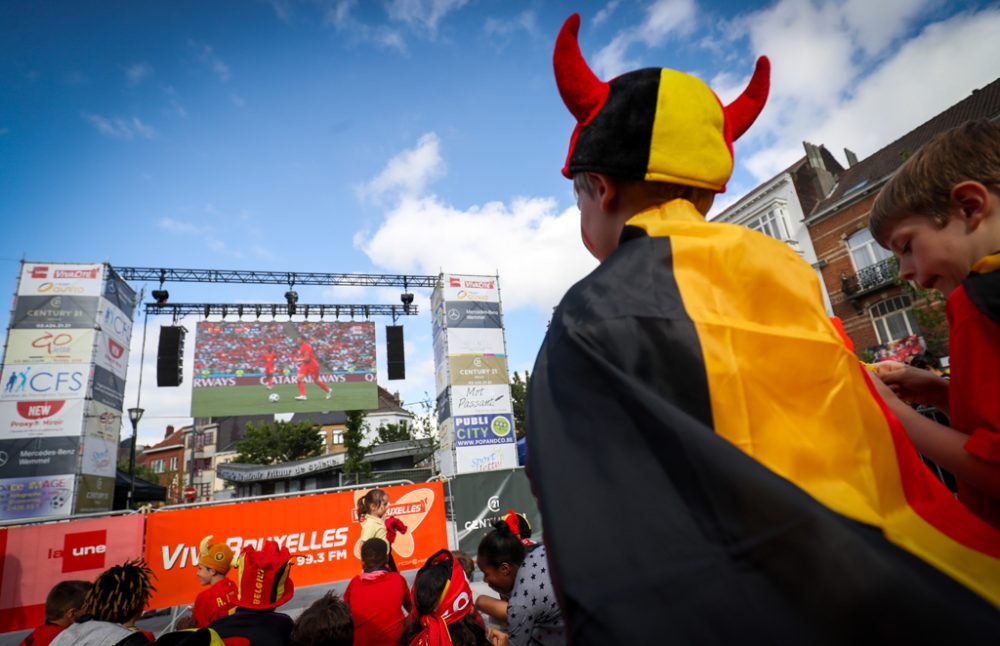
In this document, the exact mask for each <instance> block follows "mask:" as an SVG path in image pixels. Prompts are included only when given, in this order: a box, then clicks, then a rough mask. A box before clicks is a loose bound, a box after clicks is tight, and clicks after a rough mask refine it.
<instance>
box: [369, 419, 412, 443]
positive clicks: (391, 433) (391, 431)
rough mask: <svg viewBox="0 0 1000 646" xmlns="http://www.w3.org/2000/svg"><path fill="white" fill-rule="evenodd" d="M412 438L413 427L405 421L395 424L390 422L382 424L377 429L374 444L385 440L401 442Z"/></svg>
mask: <svg viewBox="0 0 1000 646" xmlns="http://www.w3.org/2000/svg"><path fill="white" fill-rule="evenodd" d="M412 439H414V428H413V427H412V426H411V425H410V424H408V423H407V422H406V421H403V422H400V423H399V424H396V423H394V422H390V423H389V424H383V425H382V426H381V427H379V429H378V437H377V438H376V439H375V444H385V443H386V442H401V441H404V440H412Z"/></svg>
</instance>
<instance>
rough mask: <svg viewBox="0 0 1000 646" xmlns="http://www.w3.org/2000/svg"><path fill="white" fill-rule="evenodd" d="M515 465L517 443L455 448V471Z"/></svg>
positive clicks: (473, 471)
mask: <svg viewBox="0 0 1000 646" xmlns="http://www.w3.org/2000/svg"><path fill="white" fill-rule="evenodd" d="M516 466H517V445H516V444H514V443H513V442H510V443H508V444H488V445H484V446H464V447H458V448H456V449H455V470H456V472H457V473H478V472H480V471H495V470H497V469H513V468H514V467H516Z"/></svg>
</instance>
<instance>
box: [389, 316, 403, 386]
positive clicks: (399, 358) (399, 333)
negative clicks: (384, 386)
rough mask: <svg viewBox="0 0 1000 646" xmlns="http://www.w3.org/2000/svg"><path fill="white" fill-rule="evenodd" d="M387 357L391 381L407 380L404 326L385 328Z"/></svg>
mask: <svg viewBox="0 0 1000 646" xmlns="http://www.w3.org/2000/svg"><path fill="white" fill-rule="evenodd" d="M385 357H386V362H387V363H388V364H389V379H406V359H405V358H404V357H403V326H402V325H387V326H385Z"/></svg>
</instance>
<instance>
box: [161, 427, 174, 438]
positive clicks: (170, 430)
mask: <svg viewBox="0 0 1000 646" xmlns="http://www.w3.org/2000/svg"><path fill="white" fill-rule="evenodd" d="M173 434H174V427H173V426H167V434H166V435H164V436H163V439H167V438H168V437H170V436H171V435H173Z"/></svg>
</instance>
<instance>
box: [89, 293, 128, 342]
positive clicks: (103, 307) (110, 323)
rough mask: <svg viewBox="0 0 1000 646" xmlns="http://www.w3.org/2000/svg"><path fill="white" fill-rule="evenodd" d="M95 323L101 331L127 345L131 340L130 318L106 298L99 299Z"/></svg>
mask: <svg viewBox="0 0 1000 646" xmlns="http://www.w3.org/2000/svg"><path fill="white" fill-rule="evenodd" d="M97 318H98V320H97V323H98V325H99V326H100V329H101V331H102V332H104V333H105V334H107V335H108V336H110V337H111V338H112V339H114V340H115V341H118V342H119V343H121V344H122V345H124V346H126V347H128V344H129V343H131V341H132V319H131V318H129V316H128V314H126V313H125V312H123V311H121V310H120V309H118V308H117V307H116V306H115V305H114V303H112V302H111V301H109V300H108V299H106V298H102V299H101V300H100V306H99V308H98V317H97Z"/></svg>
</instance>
